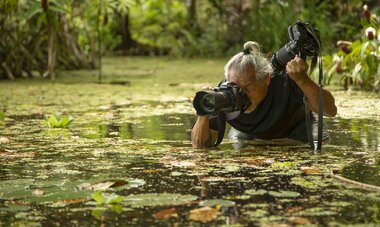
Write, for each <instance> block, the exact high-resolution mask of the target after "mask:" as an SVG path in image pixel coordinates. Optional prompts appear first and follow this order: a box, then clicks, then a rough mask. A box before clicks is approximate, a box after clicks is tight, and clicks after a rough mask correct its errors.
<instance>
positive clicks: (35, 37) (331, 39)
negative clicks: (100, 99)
mask: <svg viewBox="0 0 380 227" xmlns="http://www.w3.org/2000/svg"><path fill="white" fill-rule="evenodd" d="M378 12H379V3H378V1H373V0H372V1H361V0H353V1H346V0H338V1H322V0H311V1H301V0H293V1H282V0H269V1H268V0H239V1H234V0H146V1H142V0H96V1H90V0H87V1H86V0H81V1H74V0H50V1H49V0H33V1H26V0H3V1H1V3H0V24H1V26H0V63H1V65H0V78H1V79H11V80H14V79H17V78H33V77H43V78H46V77H49V78H51V79H53V80H54V79H55V77H56V72H59V70H72V69H97V68H99V66H100V62H101V58H100V56H115V55H128V56H136V55H139V56H170V57H172V58H196V57H225V58H227V57H230V56H232V55H233V54H234V53H236V52H238V51H240V50H241V48H242V44H243V43H244V42H245V41H247V40H255V41H257V42H259V43H260V44H261V45H262V50H263V52H264V53H267V54H268V57H270V56H272V54H273V53H274V52H275V51H276V50H278V49H279V48H280V47H282V46H283V45H284V44H285V43H287V42H288V41H289V38H288V34H287V27H288V26H289V25H291V24H293V23H294V22H296V21H297V20H301V21H304V22H308V23H309V24H311V25H313V26H315V27H317V28H318V29H319V31H320V36H321V39H322V44H323V49H322V53H321V55H325V58H324V62H325V67H327V75H326V79H325V83H330V82H331V79H332V78H337V79H336V80H335V81H338V82H339V83H340V84H343V86H345V87H346V88H347V87H348V86H350V85H352V84H354V85H355V86H356V87H359V88H362V89H368V90H375V91H378V90H379V78H380V67H379V50H378V48H379V39H380V36H378V33H379V20H378V17H377V16H376V13H378ZM368 28H373V30H371V32H372V34H371V35H370V37H368ZM366 29H367V33H366ZM376 30H377V34H376ZM338 41H340V42H338ZM342 41H345V42H342Z"/></svg>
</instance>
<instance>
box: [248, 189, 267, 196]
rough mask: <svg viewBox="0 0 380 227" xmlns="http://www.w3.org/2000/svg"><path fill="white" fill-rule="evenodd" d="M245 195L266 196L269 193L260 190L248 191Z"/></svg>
mask: <svg viewBox="0 0 380 227" xmlns="http://www.w3.org/2000/svg"><path fill="white" fill-rule="evenodd" d="M245 193H246V194H248V195H265V194H267V193H268V191H267V190H264V189H259V190H256V189H249V190H246V191H245Z"/></svg>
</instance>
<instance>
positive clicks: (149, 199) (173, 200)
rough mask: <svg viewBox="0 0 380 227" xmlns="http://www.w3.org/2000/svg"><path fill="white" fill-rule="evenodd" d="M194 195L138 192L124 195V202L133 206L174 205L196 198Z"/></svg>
mask: <svg viewBox="0 0 380 227" xmlns="http://www.w3.org/2000/svg"><path fill="white" fill-rule="evenodd" d="M197 198H198V197H197V196H193V195H181V194H170V193H152V194H137V195H129V196H126V197H124V202H125V203H126V204H127V205H130V206H132V207H144V206H173V205H180V204H184V203H188V202H191V201H193V200H196V199H197Z"/></svg>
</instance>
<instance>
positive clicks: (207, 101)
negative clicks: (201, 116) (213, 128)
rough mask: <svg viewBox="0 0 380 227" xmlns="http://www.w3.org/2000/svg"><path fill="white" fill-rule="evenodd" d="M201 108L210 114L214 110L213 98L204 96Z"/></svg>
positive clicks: (209, 95)
mask: <svg viewBox="0 0 380 227" xmlns="http://www.w3.org/2000/svg"><path fill="white" fill-rule="evenodd" d="M201 107H202V109H203V110H204V111H205V112H206V113H212V112H214V109H215V98H214V96H213V95H211V94H206V95H205V96H203V98H202V100H201Z"/></svg>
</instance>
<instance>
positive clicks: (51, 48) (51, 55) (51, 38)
mask: <svg viewBox="0 0 380 227" xmlns="http://www.w3.org/2000/svg"><path fill="white" fill-rule="evenodd" d="M46 18H47V21H48V23H47V26H48V75H49V76H50V79H51V80H55V71H54V68H55V59H56V52H55V43H54V42H55V34H54V31H53V26H52V24H51V20H50V19H51V18H50V17H49V15H47V17H46ZM48 18H49V19H48Z"/></svg>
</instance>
